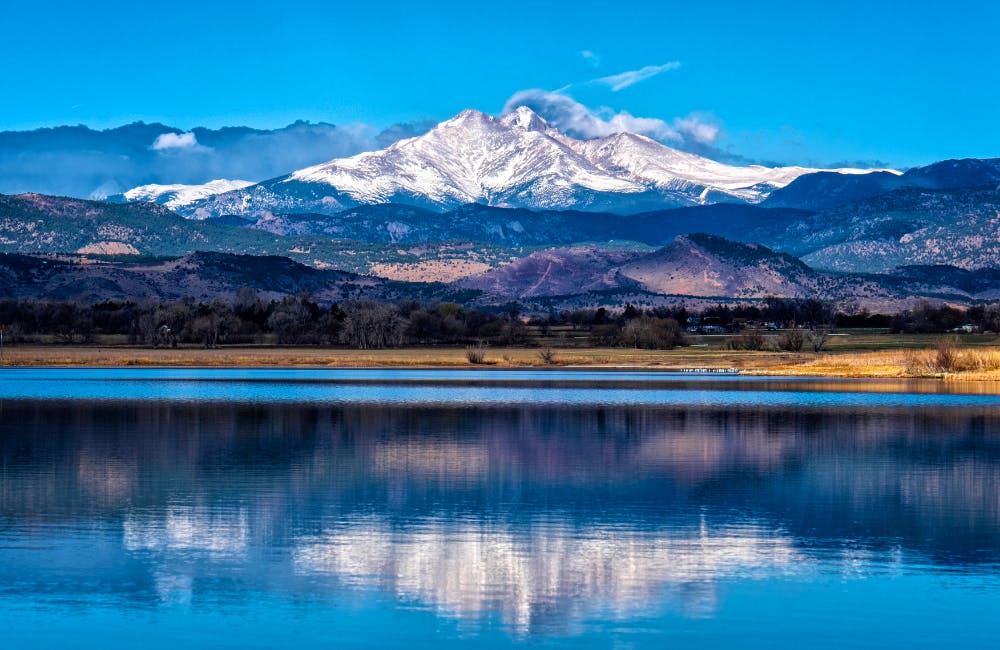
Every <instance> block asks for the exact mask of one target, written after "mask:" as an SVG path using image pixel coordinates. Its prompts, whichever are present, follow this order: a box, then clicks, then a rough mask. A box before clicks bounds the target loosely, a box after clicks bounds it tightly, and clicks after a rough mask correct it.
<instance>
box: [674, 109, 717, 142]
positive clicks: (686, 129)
mask: <svg viewBox="0 0 1000 650" xmlns="http://www.w3.org/2000/svg"><path fill="white" fill-rule="evenodd" d="M674 128H675V129H677V130H678V131H680V132H681V133H683V134H685V135H686V136H687V137H689V138H691V139H692V140H694V141H695V142H699V143H701V144H715V141H716V140H718V139H719V134H720V132H721V129H720V128H719V125H718V124H716V123H715V121H714V120H712V119H711V118H709V117H705V116H702V115H697V114H692V115H688V116H687V117H679V118H677V119H675V120H674Z"/></svg>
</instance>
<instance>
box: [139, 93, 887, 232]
mask: <svg viewBox="0 0 1000 650" xmlns="http://www.w3.org/2000/svg"><path fill="white" fill-rule="evenodd" d="M814 171H819V170H815V169H809V168H805V167H778V168H770V167H762V166H758V165H751V166H746V167H739V166H732V165H725V164H722V163H719V162H716V161H713V160H710V159H708V158H704V157H701V156H697V155H694V154H690V153H685V152H682V151H678V150H676V149H672V148H670V147H667V146H665V145H663V144H660V143H659V142H656V141H655V140H652V139H650V138H647V137H644V136H640V135H635V134H632V133H616V134H614V135H610V136H607V137H605V138H600V139H596V140H577V139H574V138H571V137H569V136H567V135H565V134H563V133H560V132H559V131H558V130H556V129H554V128H552V127H551V126H550V125H549V124H547V123H546V122H545V120H544V119H542V118H541V117H540V116H539V115H537V114H536V113H534V112H533V111H531V110H530V109H528V108H526V107H523V106H522V107H520V108H517V109H516V110H514V111H512V112H510V113H508V114H506V115H503V116H501V117H492V116H490V115H487V114H485V113H481V112H479V111H474V110H466V111H462V112H461V113H459V114H458V115H456V116H455V117H453V118H451V119H449V120H446V121H444V122H442V123H440V124H438V125H437V126H436V127H434V128H433V129H431V130H430V131H429V132H427V133H425V134H424V135H421V136H419V137H416V138H410V139H407V140H401V141H399V142H396V143H395V144H393V145H392V146H390V147H388V148H386V149H382V150H380V151H373V152H368V153H362V154H359V155H356V156H352V157H350V158H342V159H337V160H331V161H329V162H326V163H323V164H320V165H315V166H313V167H307V168H305V169H301V170H298V171H296V172H293V173H291V174H289V175H287V176H283V177H279V178H276V179H272V180H269V181H264V182H263V183H258V184H256V185H252V186H249V187H245V188H239V189H235V190H233V191H228V192H223V193H219V194H214V195H212V196H207V197H205V198H203V199H200V200H195V201H191V202H188V203H185V204H184V205H177V209H178V210H180V211H181V212H182V213H183V214H186V215H188V216H192V217H195V218H206V217H210V216H216V215H222V214H241V215H252V214H261V213H264V212H284V213H290V212H318V213H324V214H333V213H335V212H338V211H340V210H344V209H346V208H351V207H355V206H359V205H367V204H376V203H403V204H409V205H415V206H419V207H425V208H432V209H436V210H447V209H451V208H454V207H457V206H459V205H463V204H467V203H480V204H485V205H491V206H499V207H519V208H535V209H555V210H563V209H567V210H568V209H573V210H590V211H609V212H620V213H627V212H637V211H640V210H649V209H658V208H670V207H680V206H688V205H698V204H705V203H719V202H737V203H757V202H759V201H762V200H763V199H764V198H766V197H767V195H768V194H769V193H770V192H771V191H772V190H774V189H776V188H780V187H784V186H785V185H787V184H789V183H790V182H792V181H793V180H795V179H796V178H798V177H799V176H801V175H802V174H807V173H810V172H814ZM830 171H836V172H840V173H850V174H855V173H866V172H867V171H870V170H861V169H837V170H830ZM133 192H134V191H133ZM138 194H139V193H138V192H134V194H133V195H134V196H136V195H138ZM126 196H128V194H127V195H126Z"/></svg>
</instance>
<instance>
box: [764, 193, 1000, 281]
mask: <svg viewBox="0 0 1000 650" xmlns="http://www.w3.org/2000/svg"><path fill="white" fill-rule="evenodd" d="M998 233H1000V189H998V188H997V187H987V188H981V189H956V190H926V189H916V188H905V189H900V190H895V191H893V192H889V193H887V194H882V195H879V196H876V197H873V198H870V199H866V200H864V201H858V202H855V203H851V204H848V205H845V206H841V207H839V208H833V209H830V210H826V211H824V212H820V213H818V214H815V215H813V216H810V217H807V218H805V219H803V220H801V221H799V222H797V223H794V224H791V225H787V226H784V227H781V226H779V227H763V228H757V229H755V230H753V231H751V232H748V233H747V238H749V239H751V240H752V241H760V242H763V243H765V244H767V245H769V246H771V247H773V248H775V249H778V250H782V251H785V252H787V253H790V254H792V255H795V256H798V257H801V258H802V260H803V261H804V262H806V263H807V264H809V265H810V266H813V267H815V268H820V269H830V270H836V271H851V272H865V273H881V272H885V271H888V270H890V269H893V268H896V267H899V266H906V265H913V264H922V265H935V264H946V265H952V266H957V267H961V268H966V269H979V268H987V267H1000V234H998Z"/></svg>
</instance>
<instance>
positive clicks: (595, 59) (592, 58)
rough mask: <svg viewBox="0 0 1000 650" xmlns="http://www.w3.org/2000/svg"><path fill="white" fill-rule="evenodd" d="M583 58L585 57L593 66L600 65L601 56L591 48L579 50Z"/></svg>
mask: <svg viewBox="0 0 1000 650" xmlns="http://www.w3.org/2000/svg"><path fill="white" fill-rule="evenodd" d="M577 54H578V55H579V56H580V58H581V59H583V60H584V61H585V62H586V63H587V64H589V65H590V66H591V67H593V68H597V67H600V65H601V57H600V56H599V55H598V54H597V53H596V52H593V51H591V50H580V51H579V52H577Z"/></svg>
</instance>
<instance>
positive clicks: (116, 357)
mask: <svg viewBox="0 0 1000 650" xmlns="http://www.w3.org/2000/svg"><path fill="white" fill-rule="evenodd" d="M538 350H539V349H538V348H503V347H496V348H494V347H487V348H486V349H485V359H484V362H485V364H487V365H490V366H493V367H527V366H543V365H546V364H545V362H544V361H543V359H541V358H540V357H539V354H538ZM797 358H801V359H802V360H803V361H804V360H806V359H805V355H793V354H788V353H773V352H772V353H768V352H739V351H730V350H713V349H704V348H701V349H698V348H680V349H677V350H635V349H626V348H559V349H556V350H555V351H554V364H552V365H558V366H607V367H619V366H621V367H630V366H634V367H652V368H661V369H680V368H692V367H696V368H747V369H749V368H769V367H771V366H773V365H776V364H790V363H793V362H794V361H795V360H796V359H797ZM2 363H3V365H4V366H23V367H30V366H105V367H108V366H189V367H192V366H207V367H259V366H271V367H282V366H288V367H294V366H313V367H316V366H320V367H349V368H363V367H393V366H398V367H420V366H423V367H469V366H473V365H478V364H471V363H470V362H469V360H468V358H467V356H466V350H465V347H442V348H402V349H394V350H344V349H334V348H283V347H226V348H217V349H211V350H210V349H204V348H142V347H86V346H17V347H10V348H6V349H4V352H3V360H2Z"/></svg>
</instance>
